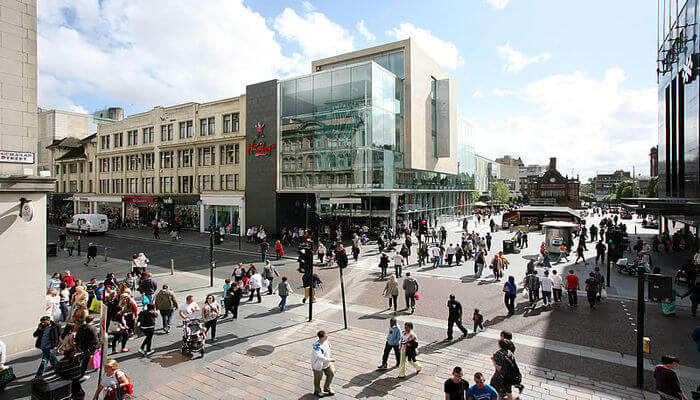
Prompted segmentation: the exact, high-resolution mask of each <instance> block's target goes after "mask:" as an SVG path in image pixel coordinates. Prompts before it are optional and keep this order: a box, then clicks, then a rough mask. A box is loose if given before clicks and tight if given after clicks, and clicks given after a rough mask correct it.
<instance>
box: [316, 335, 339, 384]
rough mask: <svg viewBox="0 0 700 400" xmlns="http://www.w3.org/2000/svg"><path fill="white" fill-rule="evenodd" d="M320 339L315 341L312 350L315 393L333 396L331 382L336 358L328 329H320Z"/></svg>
mask: <svg viewBox="0 0 700 400" xmlns="http://www.w3.org/2000/svg"><path fill="white" fill-rule="evenodd" d="M316 336H317V337H318V340H316V343H314V345H313V348H312V352H311V369H312V370H313V371H314V395H316V396H317V397H324V396H333V394H334V393H333V392H332V391H331V383H332V382H333V376H334V375H335V374H334V372H335V366H334V365H333V363H334V362H335V358H333V356H332V354H331V342H330V341H329V340H328V335H327V334H326V331H318V333H317V334H316ZM323 375H325V376H326V381H325V382H324V385H323V392H321V379H322V378H323Z"/></svg>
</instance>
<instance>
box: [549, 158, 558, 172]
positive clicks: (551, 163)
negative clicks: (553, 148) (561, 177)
mask: <svg viewBox="0 0 700 400" xmlns="http://www.w3.org/2000/svg"><path fill="white" fill-rule="evenodd" d="M549 169H557V158H556V157H550V158H549Z"/></svg>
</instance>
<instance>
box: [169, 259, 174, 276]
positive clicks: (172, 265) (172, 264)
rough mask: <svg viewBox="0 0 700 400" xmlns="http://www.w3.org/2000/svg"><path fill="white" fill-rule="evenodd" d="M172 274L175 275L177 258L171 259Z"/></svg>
mask: <svg viewBox="0 0 700 400" xmlns="http://www.w3.org/2000/svg"><path fill="white" fill-rule="evenodd" d="M170 275H175V260H173V259H172V258H171V259H170Z"/></svg>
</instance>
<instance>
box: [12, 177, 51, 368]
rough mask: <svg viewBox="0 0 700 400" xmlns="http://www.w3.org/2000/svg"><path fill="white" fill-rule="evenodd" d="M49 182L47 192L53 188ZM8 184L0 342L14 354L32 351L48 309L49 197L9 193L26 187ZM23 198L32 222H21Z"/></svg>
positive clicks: (22, 192) (40, 194)
mask: <svg viewBox="0 0 700 400" xmlns="http://www.w3.org/2000/svg"><path fill="white" fill-rule="evenodd" d="M46 181H47V182H48V183H43V184H42V186H46V185H48V187H47V188H46V189H48V188H50V187H51V186H53V183H52V181H51V180H46ZM6 182H7V181H6V180H4V179H0V254H2V255H3V256H2V257H1V258H0V275H1V276H3V277H5V278H6V279H8V280H7V281H6V284H5V285H3V289H2V290H0V313H2V314H1V315H3V321H2V323H0V340H2V341H4V342H5V344H6V345H7V351H8V353H10V354H12V353H16V352H18V351H21V350H26V349H29V348H31V347H33V345H34V339H33V338H32V332H33V331H34V329H36V325H37V324H38V322H39V317H40V316H41V315H43V313H44V312H43V310H44V306H45V305H46V300H45V299H46V297H45V295H46V293H45V287H46V247H45V239H44V238H45V237H46V193H45V192H37V191H8V186H9V185H12V186H14V187H17V186H18V185H27V184H26V182H25V183H17V182H15V183H13V184H8V183H6ZM27 189H31V188H29V187H28V188H27ZM20 197H25V198H27V199H29V200H31V204H32V205H33V206H34V218H33V219H32V221H30V222H26V221H24V220H22V219H21V218H19V198H20ZM10 282H11V283H10Z"/></svg>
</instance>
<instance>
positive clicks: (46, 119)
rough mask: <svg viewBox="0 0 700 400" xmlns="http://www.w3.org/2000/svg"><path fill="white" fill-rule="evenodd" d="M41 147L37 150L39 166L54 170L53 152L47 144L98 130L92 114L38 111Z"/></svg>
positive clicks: (80, 137) (82, 136) (43, 168)
mask: <svg viewBox="0 0 700 400" xmlns="http://www.w3.org/2000/svg"><path fill="white" fill-rule="evenodd" d="M37 118H38V130H39V148H38V150H37V156H38V158H37V167H38V169H39V170H40V171H41V170H48V171H51V170H52V166H53V160H54V157H53V154H52V153H51V150H49V149H47V148H46V146H48V145H50V144H51V143H53V141H54V140H55V139H64V138H66V137H74V138H78V139H82V138H84V137H86V136H88V135H91V134H93V133H95V132H96V131H97V125H96V124H95V122H94V121H93V117H92V115H89V114H81V113H74V112H70V111H63V110H42V111H39V113H38V116H37Z"/></svg>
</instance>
